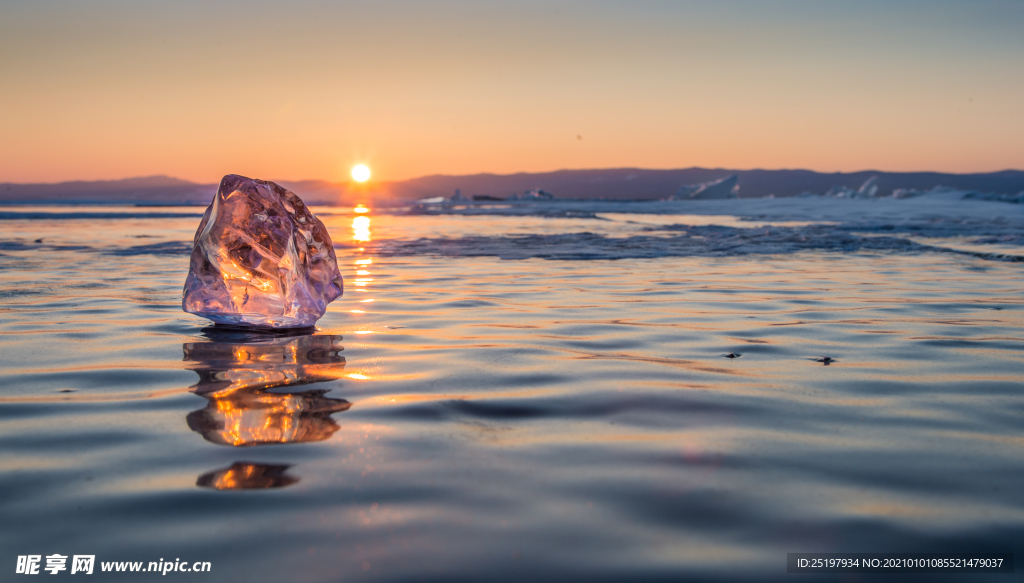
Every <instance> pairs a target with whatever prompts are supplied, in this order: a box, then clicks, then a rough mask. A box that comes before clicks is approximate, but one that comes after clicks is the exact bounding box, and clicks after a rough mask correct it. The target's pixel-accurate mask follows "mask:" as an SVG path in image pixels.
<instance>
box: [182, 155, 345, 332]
mask: <svg viewBox="0 0 1024 583" xmlns="http://www.w3.org/2000/svg"><path fill="white" fill-rule="evenodd" d="M343 291H344V285H343V283H342V279H341V273H339V272H338V261H337V259H336V258H335V256H334V247H332V246H331V237H330V235H328V234H327V229H326V228H325V227H324V224H323V223H322V222H320V220H319V219H317V218H316V217H315V216H313V213H311V212H309V209H308V208H306V205H305V204H303V202H302V200H300V199H299V197H298V196H296V195H295V193H293V192H290V191H288V190H286V189H284V188H281V187H280V186H278V185H277V184H274V183H273V182H267V181H265V180H254V179H252V178H246V177H244V176H237V175H234V174H229V175H227V176H225V177H224V179H223V180H221V182H220V188H219V189H218V190H217V196H216V197H214V199H213V202H212V203H210V206H209V208H207V209H206V214H205V215H203V220H202V222H200V223H199V230H197V231H196V236H195V242H194V246H193V248H192V260H191V264H190V266H189V272H188V278H187V279H185V290H184V293H183V295H182V298H181V309H183V310H185V311H186V312H190V313H192V314H196V315H198V316H202V317H204V318H209V319H210V320H213V321H214V322H216V323H218V324H228V325H232V326H252V327H259V328H304V327H308V326H312V325H313V324H315V323H316V321H317V320H319V319H320V318H321V317H322V316H323V315H324V312H326V311H327V304H329V303H330V302H332V301H334V300H335V299H337V298H339V297H341V294H342V292H343Z"/></svg>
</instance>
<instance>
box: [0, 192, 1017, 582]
mask: <svg viewBox="0 0 1024 583" xmlns="http://www.w3.org/2000/svg"><path fill="white" fill-rule="evenodd" d="M758 204H761V203H758ZM764 204H765V205H767V204H768V203H764ZM801 204H804V203H801ZM977 204H987V205H996V206H989V207H983V208H984V209H995V210H987V211H985V212H981V211H979V212H977V213H974V214H973V215H972V214H971V213H967V215H966V216H959V215H955V216H954V215H951V214H949V213H947V214H946V215H941V216H938V217H936V216H929V215H928V213H929V212H931V211H927V212H924V211H922V214H921V219H920V220H919V221H918V220H916V219H915V220H912V221H910V222H909V223H908V222H906V221H902V222H900V221H896V222H895V223H894V224H895V225H896V226H895V227H886V226H885V225H887V224H890V223H885V222H884V221H882V222H880V221H881V219H880V218H879V217H880V216H882V215H885V214H886V213H880V214H879V216H867V215H863V214H862V215H858V218H856V220H855V221H854V220H851V221H847V222H844V221H842V220H837V217H835V216H831V215H830V214H829V213H832V214H833V215H834V214H835V212H834V209H832V210H829V211H828V212H823V213H821V214H818V215H813V214H808V213H806V212H805V213H803V214H801V215H799V216H795V215H794V214H793V213H790V212H788V211H779V212H778V213H774V214H773V213H772V212H769V211H765V210H764V208H768V207H767V206H758V207H757V212H750V213H748V214H747V215H746V216H747V218H752V219H759V220H760V221H761V222H759V223H753V222H748V223H744V222H742V221H738V220H737V219H736V217H728V216H718V215H715V216H712V215H711V214H709V213H712V211H714V212H717V213H719V214H720V215H725V214H728V213H725V212H723V211H721V210H715V209H712V208H710V207H709V208H708V209H705V210H706V211H707V212H705V213H704V217H703V218H701V217H700V216H688V217H665V216H640V215H636V216H632V215H615V214H609V215H598V216H594V217H584V218H573V217H561V218H558V217H556V218H540V217H536V216H500V214H499V215H497V216H450V215H441V216H407V215H401V214H392V215H383V214H381V215H378V214H373V215H372V216H371V217H370V221H371V222H370V224H369V226H367V225H365V224H362V225H356V226H357V227H358V228H353V224H352V222H353V218H354V215H352V214H348V213H346V212H342V211H335V212H328V213H324V219H325V223H326V224H327V226H328V228H329V230H330V232H331V233H332V236H333V237H334V239H335V241H336V251H337V254H338V259H339V264H340V265H341V266H342V273H343V275H344V277H345V283H346V292H345V296H344V297H343V298H341V299H340V300H338V301H336V302H335V303H333V304H332V305H331V306H330V309H329V311H328V313H327V315H326V316H325V317H324V318H323V319H322V320H321V321H320V323H319V329H318V330H317V331H316V332H315V333H313V334H300V335H296V336H286V337H268V336H261V335H255V334H246V333H240V332H231V331H222V330H218V329H212V328H210V327H209V326H208V323H207V322H205V321H203V320H201V319H198V318H196V317H193V316H191V315H188V314H185V313H183V312H181V309H180V301H181V286H182V283H183V281H184V279H185V275H186V273H187V270H188V252H189V242H190V241H191V239H192V235H193V232H194V229H195V227H196V225H197V223H198V218H196V216H197V215H198V214H200V213H201V209H194V210H192V211H190V210H188V209H185V210H182V211H181V212H180V213H179V212H178V210H175V212H174V213H167V212H165V211H160V212H159V213H157V214H154V215H153V216H148V215H147V213H145V212H136V211H134V210H124V211H123V213H124V214H123V216H117V215H118V211H117V210H116V209H113V210H110V209H104V211H103V212H104V213H108V214H110V215H114V216H108V215H104V216H81V215H82V214H83V212H85V211H82V210H81V209H75V208H73V207H67V208H64V209H50V211H48V212H54V213H58V214H57V215H56V216H44V215H45V212H43V211H38V210H33V211H28V212H30V213H32V216H24V214H23V215H22V216H14V217H12V216H0V230H2V235H0V312H2V314H3V317H2V318H0V447H2V451H3V453H4V455H3V457H2V458H0V460H2V461H0V493H2V496H0V516H2V524H3V528H2V531H0V574H2V576H0V578H2V579H3V580H8V579H11V580H13V579H20V577H21V576H20V575H15V574H14V570H15V559H16V558H17V556H18V555H29V554H40V555H43V556H44V557H45V556H46V555H51V554H53V553H59V554H61V555H68V556H71V555H75V554H94V555H96V561H97V564H96V569H95V573H94V574H93V575H92V576H91V578H89V579H87V580H97V581H105V580H111V581H113V580H117V581H135V580H150V579H152V578H153V577H154V576H156V574H155V573H144V574H134V575H133V574H129V573H102V572H100V563H101V562H110V561H141V562H144V565H143V568H145V565H148V562H150V561H160V560H165V561H175V560H179V559H180V560H181V561H184V562H187V563H189V564H191V563H193V562H195V561H209V562H210V563H211V566H212V571H211V572H210V573H173V572H172V573H168V574H167V575H166V577H167V578H168V580H171V579H175V580H189V581H193V580H194V581H247V582H249V581H273V582H280V581H296V582H303V581H363V580H365V581H435V580H436V581H462V580H465V581H481V580H515V581H520V580H551V581H555V580H558V581H562V580H569V579H583V578H586V579H588V580H593V581H622V580H666V581H678V580H721V581H730V580H745V581H762V580H763V581H795V580H798V579H799V580H801V581H815V580H846V581H868V580H878V579H884V580H890V579H891V577H890V578H886V577H884V576H883V577H878V576H875V577H872V576H868V575H860V576H848V577H846V578H844V579H840V578H839V577H838V576H828V577H823V578H815V577H814V576H808V575H787V574H786V573H785V569H786V553H789V552H1015V553H1017V555H1016V556H1017V560H1018V562H1021V561H1024V496H1022V495H1021V482H1022V478H1024V424H1022V422H1021V420H1022V416H1024V333H1022V330H1024V294H1022V293H1021V290H1022V284H1024V263H1022V262H1021V261H1019V260H1017V259H1016V257H1018V256H1020V255H1024V254H1021V253H1020V252H1019V244H1020V241H1021V239H1020V237H1021V234H1022V231H1021V228H1020V225H1021V221H1020V211H1019V210H1018V209H1017V207H1018V206H1019V205H1007V204H1000V203H977ZM872 208H881V207H872ZM1005 209H1008V210H1005ZM19 212H20V211H19ZM154 212H156V211H154ZM887 212H888V211H887ZM12 214H17V213H14V212H13V211H12ZM85 214H88V213H87V212H85ZM901 216H902V215H901ZM708 217H710V218H708ZM787 218H789V219H792V221H803V222H802V223H800V222H792V221H790V222H786V221H785V219H787ZM908 220H909V219H908ZM915 221H916V222H915ZM911 223H912V224H911ZM915 225H916V226H915ZM929 225H930V226H929ZM929 229H931V230H929ZM502 257H504V259H502ZM730 353H732V354H738V355H739V357H737V358H728V357H726V356H725V355H727V354H730ZM823 356H829V357H830V358H831V359H832V361H831V362H829V363H827V364H826V363H823V362H820V361H819V360H818V359H820V358H821V357H823ZM45 563H46V560H45V558H44V559H43V560H42V565H43V566H44V567H45ZM68 566H69V567H70V559H69V563H68ZM1020 569H1021V567H1020V566H1018V568H1017V570H1018V573H1016V574H1012V575H992V574H987V575H954V576H944V575H936V574H928V575H920V576H917V578H916V579H915V578H914V577H906V578H905V579H900V580H907V579H909V580H921V581H944V580H948V581H953V580H955V581H968V580H982V579H983V580H984V581H1008V580H1019V577H1020V575H1019V572H1020ZM42 574H43V575H44V576H45V577H46V578H47V580H48V578H49V576H50V575H49V573H46V572H42ZM61 576H64V577H71V576H72V575H70V573H69V571H65V572H63V573H61ZM77 576H78V574H76V575H74V577H77Z"/></svg>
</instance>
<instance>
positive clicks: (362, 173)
mask: <svg viewBox="0 0 1024 583" xmlns="http://www.w3.org/2000/svg"><path fill="white" fill-rule="evenodd" d="M369 178H370V169H369V168H367V166H366V164H359V165H357V166H354V167H353V168H352V179H353V180H355V181H356V182H366V181H367V180H369Z"/></svg>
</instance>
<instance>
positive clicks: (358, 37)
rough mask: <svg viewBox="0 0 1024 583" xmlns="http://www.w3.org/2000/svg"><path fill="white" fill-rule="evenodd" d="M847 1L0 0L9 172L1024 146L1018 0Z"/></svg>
mask: <svg viewBox="0 0 1024 583" xmlns="http://www.w3.org/2000/svg"><path fill="white" fill-rule="evenodd" d="M86 4H87V5H86ZM853 4H854V3H822V2H781V1H780V2H631V3H625V2H599V1H596V0H593V1H589V2H533V1H527V0H520V1H517V2H430V3H425V2H404V1H390V2H387V1H375V2H369V1H367V2H326V1H316V2H314V1H296V2H291V3H287V4H285V3H276V4H271V3H252V2H246V3H243V2H198V1H192V0H188V1H186V0H181V1H179V2H174V3H156V2H136V1H131V2H128V1H117V2H113V1H98V0H97V1H92V2H89V3H82V2H76V1H70V0H69V1H53V2H51V1H47V0H40V1H38V2H18V3H14V2H6V3H3V4H2V5H0V74H2V78H3V81H4V82H3V84H2V85H3V91H0V107H2V111H3V112H4V115H3V116H2V117H0V135H2V136H3V139H2V140H0V181H13V182H55V181H61V180H72V179H114V178H123V177H129V176H144V175H152V174H168V175H171V176H176V177H179V178H185V179H189V180H194V181H198V182H215V181H217V180H218V179H219V178H220V177H221V176H222V175H224V174H226V173H240V174H245V175H250V176H259V177H263V178H268V179H280V180H284V179H306V178H322V179H328V180H342V179H345V178H346V177H347V175H348V170H349V168H350V167H351V166H352V165H353V164H355V163H358V162H365V163H366V164H368V165H369V166H370V167H371V168H372V169H373V170H374V179H380V180H394V179H404V178H412V177H415V176H421V175H424V174H434V173H445V174H465V173H476V172H496V173H511V172H519V171H548V170H556V169H562V168H600V167H623V166H637V167H644V168H680V167H688V166H712V167H728V168H741V169H742V168H755V167H756V168H809V169H814V170H821V171H853V170H863V169H878V170H906V171H911V170H937V171H947V172H977V171H993V170H1000V169H1006V168H1024V34H1021V31H1022V30H1024V3H1020V2H983V1H975V2H941V1H931V2H858V3H856V5H855V6H854V5H853Z"/></svg>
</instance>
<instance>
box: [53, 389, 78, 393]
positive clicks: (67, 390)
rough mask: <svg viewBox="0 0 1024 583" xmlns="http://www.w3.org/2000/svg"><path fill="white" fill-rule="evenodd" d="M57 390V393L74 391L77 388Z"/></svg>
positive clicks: (76, 390)
mask: <svg viewBox="0 0 1024 583" xmlns="http://www.w3.org/2000/svg"><path fill="white" fill-rule="evenodd" d="M57 392H58V393H75V392H78V389H61V390H59V391H57Z"/></svg>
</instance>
